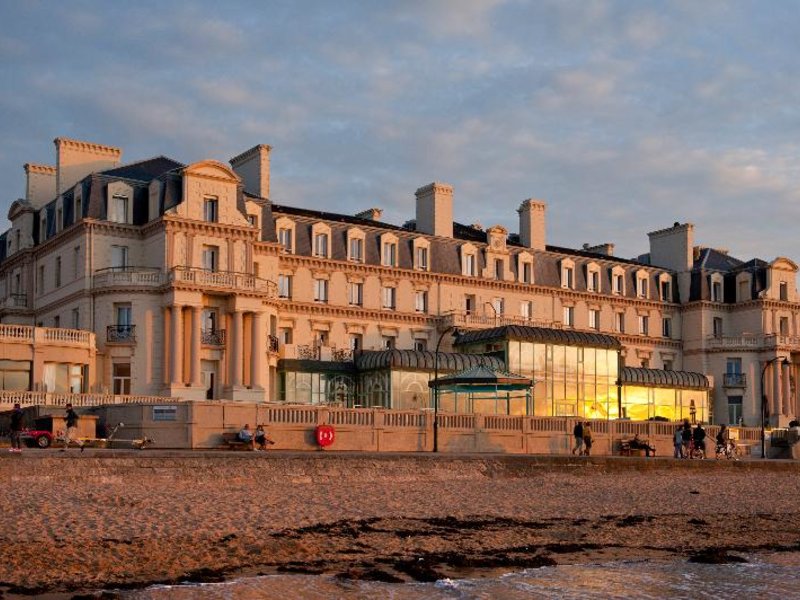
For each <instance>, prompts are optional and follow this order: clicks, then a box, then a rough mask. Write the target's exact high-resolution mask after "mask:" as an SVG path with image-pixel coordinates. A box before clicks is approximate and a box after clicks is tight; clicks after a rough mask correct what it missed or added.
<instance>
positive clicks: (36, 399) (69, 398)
mask: <svg viewBox="0 0 800 600" xmlns="http://www.w3.org/2000/svg"><path fill="white" fill-rule="evenodd" d="M182 401H183V400H182V399H181V398H164V397H162V396H138V395H135V396H132V395H115V394H69V393H56V392H9V391H0V404H14V403H19V404H20V405H21V406H36V405H40V406H66V405H67V403H69V404H72V405H73V406H103V405H106V404H163V403H165V402H182Z"/></svg>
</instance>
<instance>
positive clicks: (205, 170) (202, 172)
mask: <svg viewBox="0 0 800 600" xmlns="http://www.w3.org/2000/svg"><path fill="white" fill-rule="evenodd" d="M182 173H183V175H184V176H186V175H194V176H198V177H209V178H211V179H222V180H226V181H230V182H232V183H239V182H241V178H240V177H239V176H238V175H237V174H236V173H235V172H234V171H233V169H231V168H230V167H229V166H227V165H226V164H224V163H221V162H219V161H216V160H203V161H200V162H196V163H192V164H191V165H189V166H188V167H186V168H185V169H183V171H182Z"/></svg>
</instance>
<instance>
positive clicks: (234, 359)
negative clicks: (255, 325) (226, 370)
mask: <svg viewBox="0 0 800 600" xmlns="http://www.w3.org/2000/svg"><path fill="white" fill-rule="evenodd" d="M243 318H244V313H243V312H242V311H241V310H235V311H234V312H233V319H232V320H231V329H233V331H231V363H230V384H231V385H232V386H233V387H241V385H242V370H243V369H242V356H243V350H244V340H243V339H242V338H243V336H242V333H243V331H242V329H243V328H242V321H243Z"/></svg>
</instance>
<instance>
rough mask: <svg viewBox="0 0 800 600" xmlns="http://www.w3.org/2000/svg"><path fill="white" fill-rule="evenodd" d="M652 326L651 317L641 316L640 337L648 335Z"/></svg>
mask: <svg viewBox="0 0 800 600" xmlns="http://www.w3.org/2000/svg"><path fill="white" fill-rule="evenodd" d="M649 326H650V317H648V316H647V315H639V335H647V333H648V330H649Z"/></svg>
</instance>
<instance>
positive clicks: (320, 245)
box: [314, 233, 328, 258]
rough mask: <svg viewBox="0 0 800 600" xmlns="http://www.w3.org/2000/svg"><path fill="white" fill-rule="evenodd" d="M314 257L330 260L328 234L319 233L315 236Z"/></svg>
mask: <svg viewBox="0 0 800 600" xmlns="http://www.w3.org/2000/svg"><path fill="white" fill-rule="evenodd" d="M314 256H318V257H319V258H328V234H327V233H318V234H316V235H315V236H314Z"/></svg>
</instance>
